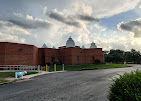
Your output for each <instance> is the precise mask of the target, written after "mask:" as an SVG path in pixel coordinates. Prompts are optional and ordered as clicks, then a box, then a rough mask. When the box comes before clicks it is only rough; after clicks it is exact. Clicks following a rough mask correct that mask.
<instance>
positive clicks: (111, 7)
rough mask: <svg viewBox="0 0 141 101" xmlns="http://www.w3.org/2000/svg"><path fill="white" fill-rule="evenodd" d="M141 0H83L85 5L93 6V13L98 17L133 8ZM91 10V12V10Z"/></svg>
mask: <svg viewBox="0 0 141 101" xmlns="http://www.w3.org/2000/svg"><path fill="white" fill-rule="evenodd" d="M79 1H80V0H79ZM81 1H82V0H81ZM140 1H141V0H122V1H121V0H83V2H84V3H85V5H89V6H90V7H92V11H93V14H92V15H93V16H95V17H98V18H104V17H110V16H113V15H116V14H119V13H122V12H126V11H129V10H132V9H134V8H135V7H136V6H137V5H138V3H139V2H140ZM80 6H81V4H80ZM89 11H90V12H91V10H89Z"/></svg>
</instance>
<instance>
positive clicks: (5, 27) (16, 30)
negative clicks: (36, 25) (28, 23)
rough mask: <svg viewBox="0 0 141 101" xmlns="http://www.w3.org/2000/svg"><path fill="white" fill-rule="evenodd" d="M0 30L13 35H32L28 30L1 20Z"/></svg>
mask: <svg viewBox="0 0 141 101" xmlns="http://www.w3.org/2000/svg"><path fill="white" fill-rule="evenodd" d="M0 32H3V33H8V34H12V35H31V33H30V32H28V31H27V30H25V29H23V28H20V27H18V26H15V25H13V24H12V23H10V22H5V21H0Z"/></svg>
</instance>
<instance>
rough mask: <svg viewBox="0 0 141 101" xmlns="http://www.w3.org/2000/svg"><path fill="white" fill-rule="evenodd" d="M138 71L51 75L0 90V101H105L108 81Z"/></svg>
mask: <svg viewBox="0 0 141 101" xmlns="http://www.w3.org/2000/svg"><path fill="white" fill-rule="evenodd" d="M136 69H141V65H133V67H129V68H114V69H101V70H86V71H73V72H62V73H53V74H47V75H41V76H38V77H34V78H32V79H33V80H30V81H25V82H18V83H13V84H6V85H1V86H0V101H108V99H107V97H106V96H107V94H108V88H109V85H110V84H111V83H112V80H111V78H114V77H117V74H123V73H124V72H130V71H131V70H136Z"/></svg>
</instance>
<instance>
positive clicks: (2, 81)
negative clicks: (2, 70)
mask: <svg viewBox="0 0 141 101" xmlns="http://www.w3.org/2000/svg"><path fill="white" fill-rule="evenodd" d="M8 81H9V80H4V79H3V78H0V83H4V82H8Z"/></svg>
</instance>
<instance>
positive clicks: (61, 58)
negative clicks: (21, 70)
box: [0, 38, 105, 66]
mask: <svg viewBox="0 0 141 101" xmlns="http://www.w3.org/2000/svg"><path fill="white" fill-rule="evenodd" d="M95 60H100V62H101V63H104V62H105V61H104V53H103V51H102V48H97V47H96V45H95V43H92V44H91V46H90V48H89V49H86V48H85V47H84V46H83V47H82V48H80V47H79V46H75V43H74V41H73V40H72V38H69V39H68V41H67V43H66V46H62V47H59V48H58V49H55V48H54V47H53V48H47V46H46V45H45V44H44V45H43V47H42V48H38V47H36V46H34V45H27V44H19V43H9V42H0V65H32V66H34V65H45V64H47V63H48V64H53V63H63V64H65V65H79V64H94V62H95Z"/></svg>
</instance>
